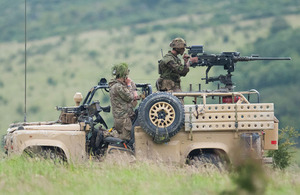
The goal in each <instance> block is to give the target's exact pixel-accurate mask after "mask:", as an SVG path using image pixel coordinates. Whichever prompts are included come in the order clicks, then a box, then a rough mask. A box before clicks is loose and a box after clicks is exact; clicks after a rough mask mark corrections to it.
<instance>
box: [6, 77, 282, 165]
mask: <svg viewBox="0 0 300 195" xmlns="http://www.w3.org/2000/svg"><path fill="white" fill-rule="evenodd" d="M137 87H138V89H139V90H140V91H141V97H142V101H141V103H140V104H139V107H138V109H137V110H136V118H135V119H134V120H133V128H132V134H131V140H121V139H119V138H116V137H111V136H109V135H108V133H107V132H108V131H110V130H109V128H108V127H107V125H106V123H105V121H104V119H103V118H102V116H101V115H100V113H101V114H106V113H105V112H110V107H109V106H107V107H102V106H101V105H100V102H99V101H97V100H95V98H94V95H95V93H96V92H97V91H98V90H99V89H101V90H105V91H108V90H109V87H108V84H107V82H106V79H101V81H100V82H99V83H98V85H96V86H95V87H93V88H91V90H90V91H89V92H88V94H87V95H86V97H85V99H84V100H83V102H82V103H80V102H81V101H82V96H81V94H76V95H75V96H74V99H75V102H76V104H77V105H76V106H73V107H57V109H58V110H59V111H61V113H60V116H59V119H58V120H57V121H53V122H28V123H25V122H24V123H15V124H12V125H10V127H9V129H8V130H7V134H6V135H5V137H4V148H5V151H6V153H7V154H8V155H12V154H23V153H28V152H29V151H30V152H31V153H32V152H33V153H38V154H43V153H44V152H46V151H47V152H50V154H51V155H50V156H53V157H61V158H63V159H65V160H67V161H69V162H82V161H85V160H86V159H88V158H89V157H90V156H94V157H97V158H100V159H101V158H105V156H106V155H109V154H110V153H114V152H128V153H130V154H132V155H135V157H136V159H137V160H143V159H151V160H160V161H163V162H165V161H167V162H174V163H180V164H183V163H188V162H190V160H196V161H200V162H201V161H204V160H212V161H231V162H233V161H234V156H235V155H236V152H237V149H239V150H240V151H242V153H241V154H242V155H241V156H240V157H241V158H243V156H244V155H248V154H250V152H251V153H252V154H255V158H257V159H260V160H262V161H263V160H264V159H265V158H264V155H263V154H264V150H276V149H277V148H278V120H277V119H276V117H275V116H274V105H273V103H259V93H258V92H257V91H256V90H251V91H245V92H232V91H228V90H222V89H219V90H214V91H209V90H199V91H198V92H195V91H190V92H180V93H167V92H156V93H152V88H151V86H150V85H149V84H137ZM99 91H100V90H99ZM250 97H251V98H250ZM253 97H254V98H253ZM188 99H190V101H191V102H192V103H191V104H188V103H187V102H188ZM250 99H251V100H253V99H255V103H250ZM183 101H185V104H182V103H183Z"/></svg>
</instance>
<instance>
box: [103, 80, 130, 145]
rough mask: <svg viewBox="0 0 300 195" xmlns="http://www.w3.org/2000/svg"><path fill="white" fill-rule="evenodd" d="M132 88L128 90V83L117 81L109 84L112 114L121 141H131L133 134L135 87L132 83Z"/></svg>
mask: <svg viewBox="0 0 300 195" xmlns="http://www.w3.org/2000/svg"><path fill="white" fill-rule="evenodd" d="M131 85H132V87H130V88H128V87H127V85H126V83H124V82H121V81H119V80H117V79H113V80H112V81H111V82H109V87H110V91H109V94H110V101H111V106H112V113H113V117H114V128H115V129H116V130H117V131H118V133H119V138H120V139H127V140H129V139H130V132H131V127H132V123H131V118H132V117H133V116H134V110H133V109H134V107H135V106H136V101H134V95H133V93H132V91H133V90H135V85H134V83H133V82H132V83H131Z"/></svg>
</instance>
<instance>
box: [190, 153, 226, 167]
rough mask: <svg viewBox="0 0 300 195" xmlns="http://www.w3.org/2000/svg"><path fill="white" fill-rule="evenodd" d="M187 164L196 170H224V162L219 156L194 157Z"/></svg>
mask: <svg viewBox="0 0 300 195" xmlns="http://www.w3.org/2000/svg"><path fill="white" fill-rule="evenodd" d="M189 164H190V165H192V166H195V167H197V168H204V169H207V170H218V171H222V170H224V169H226V167H225V164H226V163H225V161H224V160H223V159H222V158H221V157H220V156H219V155H217V154H211V153H205V154H199V155H196V156H194V157H193V158H192V160H191V161H190V163H189Z"/></svg>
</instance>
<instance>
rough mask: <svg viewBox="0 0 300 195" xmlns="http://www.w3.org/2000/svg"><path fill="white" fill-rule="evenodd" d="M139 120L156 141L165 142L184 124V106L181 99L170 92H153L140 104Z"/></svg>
mask: <svg viewBox="0 0 300 195" xmlns="http://www.w3.org/2000/svg"><path fill="white" fill-rule="evenodd" d="M138 120H139V124H140V126H141V127H142V128H143V129H144V130H145V131H146V133H147V134H149V135H150V136H152V137H153V138H154V141H155V142H156V143H164V142H167V141H169V140H170V138H171V137H172V136H174V135H176V134H177V133H178V132H179V130H180V129H181V128H182V126H183V125H184V108H183V105H182V103H181V101H180V100H179V99H178V98H177V97H175V96H173V95H172V94H170V93H165V92H158V93H153V94H151V95H149V96H147V97H146V98H145V100H144V101H143V102H142V103H141V104H140V106H139V114H138Z"/></svg>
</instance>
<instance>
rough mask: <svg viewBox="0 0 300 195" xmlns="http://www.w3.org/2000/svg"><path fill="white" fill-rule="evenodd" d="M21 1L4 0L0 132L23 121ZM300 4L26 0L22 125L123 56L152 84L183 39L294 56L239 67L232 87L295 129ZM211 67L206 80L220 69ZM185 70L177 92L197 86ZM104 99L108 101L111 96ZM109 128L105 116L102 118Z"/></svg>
mask: <svg viewBox="0 0 300 195" xmlns="http://www.w3.org/2000/svg"><path fill="white" fill-rule="evenodd" d="M24 2H25V1H7V0H0V10H1V11H0V30H1V33H0V49H1V50H0V108H1V111H0V116H1V117H0V134H4V133H5V131H6V129H7V127H8V125H9V124H10V123H13V122H18V121H23V120H24V109H25V107H24V102H25V97H24V91H25V87H24V82H25V77H24V71H25V66H24V64H25V63H24V62H25V58H24V7H25V6H24ZM299 19H300V2H299V1H297V0H285V1H281V0H265V1H259V0H252V1H242V0H228V1H217V0H210V1H204V0H201V1H199V0H184V1H183V0H144V1H140V0H115V1H104V0H86V1H81V0H72V1H58V0H51V1H43V0H27V40H28V42H27V80H26V82H27V88H26V91H27V99H26V102H27V105H26V110H27V121H52V120H56V119H57V118H58V116H59V113H58V112H57V111H55V109H54V107H55V106H71V105H73V104H74V103H73V95H74V94H75V92H77V91H80V92H82V94H83V95H84V96H85V94H86V93H87V92H88V90H89V89H90V88H91V87H92V86H93V85H95V84H97V82H98V80H99V79H100V78H101V77H106V78H107V79H108V80H109V79H110V78H111V74H110V69H111V66H112V64H115V63H119V62H128V63H129V64H130V69H131V72H130V76H131V78H132V79H133V80H134V81H135V82H137V83H151V84H152V86H155V85H154V83H155V81H156V79H157V77H158V73H157V61H158V60H159V59H160V58H161V49H162V51H163V53H166V52H167V51H168V49H169V48H168V44H169V42H170V41H171V40H172V39H173V38H175V37H177V36H181V37H184V38H185V39H186V40H187V43H188V45H197V44H203V45H204V49H205V51H206V52H207V53H220V52H223V51H239V52H241V55H245V56H248V55H251V54H260V55H261V56H278V57H279V56H290V57H292V59H293V60H292V61H279V62H274V61H272V62H249V63H243V62H241V63H238V64H237V67H236V70H235V72H234V78H233V80H234V82H235V83H236V86H237V87H236V90H249V89H253V88H254V89H257V90H258V91H259V92H260V93H261V101H262V102H274V103H275V115H276V116H277V117H278V119H279V120H280V128H282V127H286V126H293V127H295V128H296V129H297V130H299V129H300V120H299V117H300V109H299V108H300V98H299V97H300V90H299V86H300V79H299V75H300V66H299V65H298V64H299V62H300V57H299V54H300V23H299ZM222 71H223V70H222V68H221V67H216V68H213V70H212V71H211V76H213V75H214V74H215V75H217V74H219V73H222ZM204 72H205V68H202V67H201V68H195V69H191V71H190V73H189V74H188V75H187V77H185V78H183V79H182V80H183V84H182V86H183V89H184V90H188V88H189V84H190V83H191V84H193V86H194V89H196V88H197V86H196V85H197V84H199V83H201V84H202V89H213V88H216V85H210V86H206V85H204V82H203V81H202V80H201V78H202V77H203V76H204ZM101 103H102V105H103V106H106V105H108V104H110V103H109V99H108V96H107V95H104V97H102V98H101ZM106 117H107V119H108V120H109V124H110V125H112V121H111V117H110V116H106Z"/></svg>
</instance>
